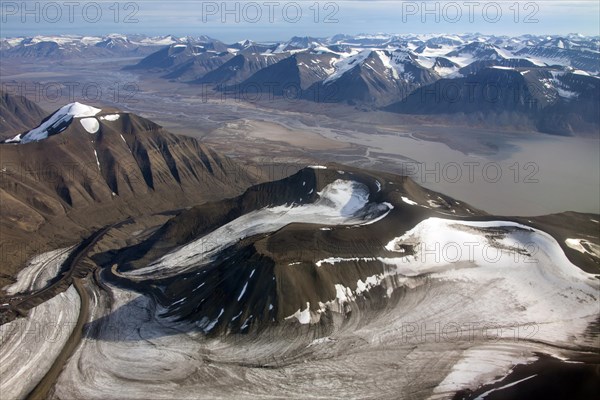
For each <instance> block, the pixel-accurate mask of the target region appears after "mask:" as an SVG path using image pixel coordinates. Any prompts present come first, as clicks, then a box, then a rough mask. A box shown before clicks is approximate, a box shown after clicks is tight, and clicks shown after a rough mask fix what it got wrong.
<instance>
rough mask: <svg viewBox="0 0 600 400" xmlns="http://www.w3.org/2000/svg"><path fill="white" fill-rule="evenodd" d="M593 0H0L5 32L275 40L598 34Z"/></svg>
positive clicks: (599, 12)
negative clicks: (396, 35)
mask: <svg viewBox="0 0 600 400" xmlns="http://www.w3.org/2000/svg"><path fill="white" fill-rule="evenodd" d="M599 4H600V2H598V1H597V0H592V1H587V0H586V1H562V0H546V1H516V0H508V1H505V0H497V1H471V0H465V1H397V0H344V1H316V0H309V1H306V0H296V1H285V0H283V1H281V0H280V1H272V0H257V1H222V0H221V1H198V0H171V1H152V0H143V1H117V0H96V1H73V0H66V1H22V0H21V1H1V2H0V36H2V37H13V36H33V35H49V34H82V35H102V34H108V33H126V34H131V33H141V34H148V35H166V34H173V35H176V36H186V35H190V36H198V35H208V36H211V37H214V38H217V39H220V40H223V41H228V42H233V41H238V40H243V39H253V40H258V41H277V40H283V39H287V38H289V37H291V36H314V37H325V36H331V35H334V34H338V33H346V34H358V33H369V34H374V33H467V32H471V33H473V32H480V33H484V34H504V35H520V34H525V33H531V34H566V33H581V34H585V35H600V5H599Z"/></svg>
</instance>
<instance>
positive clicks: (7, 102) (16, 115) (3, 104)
mask: <svg viewBox="0 0 600 400" xmlns="http://www.w3.org/2000/svg"><path fill="white" fill-rule="evenodd" d="M46 114H47V113H46V111H44V110H43V109H42V108H41V107H39V106H38V105H37V104H35V103H34V102H33V101H30V100H29V99H27V98H26V97H23V96H18V95H14V94H10V93H7V92H0V140H1V139H6V138H8V137H11V136H14V135H16V134H17V133H21V132H25V131H27V130H29V129H31V128H34V127H35V126H36V125H37V124H38V123H39V122H40V121H41V120H42V119H43V118H44V117H45V116H46Z"/></svg>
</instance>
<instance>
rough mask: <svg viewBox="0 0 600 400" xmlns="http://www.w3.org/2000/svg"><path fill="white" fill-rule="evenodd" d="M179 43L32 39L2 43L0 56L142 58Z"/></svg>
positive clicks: (136, 38) (116, 37) (164, 39)
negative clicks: (111, 56) (161, 48)
mask: <svg viewBox="0 0 600 400" xmlns="http://www.w3.org/2000/svg"><path fill="white" fill-rule="evenodd" d="M178 40H179V39H176V38H174V37H173V36H170V35H169V36H159V37H146V36H143V35H120V34H109V35H106V36H77V35H59V36H43V35H39V36H33V37H20V38H10V39H3V40H2V45H1V46H0V52H1V53H0V55H1V56H2V57H7V58H33V59H39V58H49V59H54V60H61V59H69V58H93V57H106V56H109V55H113V56H125V55H127V56H144V55H148V54H151V53H153V52H155V51H156V50H157V49H158V48H160V47H164V46H168V45H170V44H173V43H175V42H177V41H178Z"/></svg>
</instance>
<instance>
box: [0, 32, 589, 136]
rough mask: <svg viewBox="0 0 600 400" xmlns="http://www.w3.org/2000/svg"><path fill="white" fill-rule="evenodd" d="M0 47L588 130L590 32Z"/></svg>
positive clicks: (182, 78) (303, 93) (260, 87)
mask: <svg viewBox="0 0 600 400" xmlns="http://www.w3.org/2000/svg"><path fill="white" fill-rule="evenodd" d="M1 43H2V44H1V47H0V48H1V50H0V55H1V56H2V57H10V58H15V57H25V58H31V57H35V58H61V57H62V58H68V57H79V58H80V57H97V56H100V55H106V54H112V55H119V56H132V57H133V56H138V57H141V59H139V61H137V62H135V63H134V64H132V65H129V66H127V67H126V69H128V70H131V71H136V72H138V73H145V74H147V73H150V74H156V75H157V76H161V77H163V78H165V79H169V80H173V81H178V82H184V83H189V84H203V85H209V86H210V87H211V88H214V89H215V90H219V91H227V92H234V93H238V94H239V93H244V94H246V95H248V94H251V93H264V92H268V93H272V94H273V95H275V96H285V97H288V98H290V97H294V98H301V99H305V100H309V101H316V102H320V103H344V104H350V105H355V106H357V107H360V108H361V109H379V108H381V109H384V110H386V111H391V112H396V113H406V114H428V115H442V116H444V115H450V114H465V115H466V114H473V113H478V114H481V116H482V118H481V119H483V120H485V119H486V118H488V117H489V116H493V118H491V120H496V118H497V117H498V116H499V115H500V114H502V115H503V116H504V117H502V118H509V119H512V118H517V119H523V118H524V119H526V120H528V121H530V124H531V125H533V126H535V127H536V128H537V129H538V130H540V131H542V132H547V133H552V134H559V135H571V134H589V133H596V132H597V131H598V128H599V125H598V121H599V120H600V111H599V110H598V108H599V107H598V105H599V103H598V82H599V79H600V50H599V48H600V37H598V36H596V37H587V36H582V35H577V34H570V35H566V36H535V35H522V36H518V37H508V36H490V35H481V34H461V35H412V34H406V35H383V34H380V35H354V36H350V35H335V36H332V37H329V38H314V37H293V38H291V39H290V40H288V41H285V42H277V43H257V42H253V41H251V40H244V41H240V42H237V43H233V44H226V43H223V42H221V41H219V40H217V39H213V38H210V37H208V36H199V37H175V36H172V35H169V36H164V37H153V38H150V37H145V36H141V35H132V36H127V35H116V34H113V35H109V36H106V37H75V36H56V37H41V36H37V37H33V38H18V39H4V40H2V42H1ZM471 92H473V93H471ZM484 92H485V93H484ZM426 93H429V95H427V96H424V95H423V94H426ZM457 96H458V97H457ZM247 97H252V96H251V95H248V96H247Z"/></svg>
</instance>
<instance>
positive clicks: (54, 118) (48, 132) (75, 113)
mask: <svg viewBox="0 0 600 400" xmlns="http://www.w3.org/2000/svg"><path fill="white" fill-rule="evenodd" d="M101 111H102V110H101V109H99V108H95V107H92V106H88V105H85V104H82V103H79V102H74V103H69V104H67V105H65V106H63V107H61V108H59V109H58V110H57V111H56V112H54V114H52V115H51V116H50V117H48V118H46V119H45V120H44V121H42V123H41V124H40V125H39V126H38V127H37V128H34V129H32V130H30V131H29V132H27V133H24V134H19V135H17V136H15V137H14V138H12V139H8V140H6V141H5V143H20V144H25V143H30V142H38V141H40V140H43V139H46V138H48V136H52V135H55V134H57V133H60V132H62V131H63V130H65V129H66V127H67V126H69V124H70V122H71V121H72V120H73V118H85V117H93V116H95V115H96V114H98V113H99V112H101ZM82 125H83V126H84V128H86V130H88V131H89V129H87V128H88V127H89V126H95V125H96V124H89V123H85V124H84V123H83V122H82Z"/></svg>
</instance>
